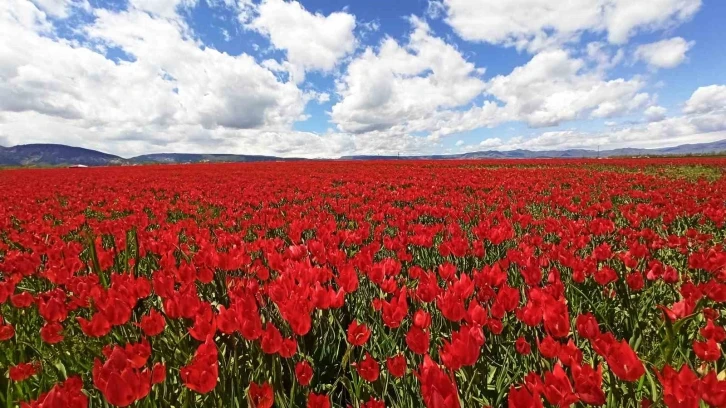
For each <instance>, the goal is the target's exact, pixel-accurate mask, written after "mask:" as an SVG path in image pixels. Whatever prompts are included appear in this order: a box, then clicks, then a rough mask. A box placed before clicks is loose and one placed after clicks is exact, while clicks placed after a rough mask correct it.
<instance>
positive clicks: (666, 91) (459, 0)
mask: <svg viewBox="0 0 726 408" xmlns="http://www.w3.org/2000/svg"><path fill="white" fill-rule="evenodd" d="M724 16H726V1H723V0H637V1H634V0H578V1H555V0H397V1H391V0H357V1H353V0H345V1H344V0H303V1H286V0H261V1H259V0H2V1H0V145H2V146H12V145H16V144H26V143H63V144H68V145H73V146H82V147H86V148H91V149H97V150H101V151H104V152H107V153H112V154H116V155H120V156H122V157H132V156H136V155H139V154H146V153H161V152H178V153H181V152H189V153H192V152H193V153H237V154H266V155H276V156H285V157H340V156H345V155H354V154H370V155H395V154H402V155H404V154H407V155H415V154H452V153H463V152H471V151H481V150H511V149H519V148H522V149H531V150H549V149H565V148H590V149H596V148H600V149H610V148H618V147H645V148H654V147H666V146H674V145H679V144H684V143H698V142H711V141H716V140H721V139H726V45H724V43H723V38H726V25H724V24H723V17H724Z"/></svg>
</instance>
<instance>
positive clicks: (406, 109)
mask: <svg viewBox="0 0 726 408" xmlns="http://www.w3.org/2000/svg"><path fill="white" fill-rule="evenodd" d="M411 24H412V25H413V32H412V33H411V35H410V38H409V42H408V43H407V44H405V45H401V44H399V43H398V42H396V41H395V40H394V39H392V38H386V39H385V40H384V41H383V42H382V43H381V44H380V47H379V49H378V51H377V52H376V51H374V50H373V49H372V48H370V47H369V48H367V49H366V50H365V51H364V52H363V53H362V54H361V55H359V56H358V57H357V58H355V59H354V60H353V61H352V62H351V63H350V64H349V65H348V68H347V70H346V72H345V74H344V75H343V77H342V78H341V80H340V81H339V83H338V87H337V88H338V94H339V95H340V97H341V100H340V102H338V103H337V104H335V105H334V106H333V108H332V113H331V117H332V120H333V122H335V123H336V124H337V125H338V128H339V129H340V130H341V131H345V132H354V133H363V132H370V131H374V130H389V129H393V131H400V130H410V131H415V130H424V129H419V127H420V126H418V125H416V123H420V122H421V121H428V120H429V119H430V117H431V115H432V114H434V113H436V112H437V111H439V110H440V109H446V108H453V107H458V106H462V105H465V104H467V103H469V102H470V101H471V100H473V99H474V98H475V97H476V96H478V95H479V94H481V92H482V90H483V89H484V81H482V80H481V79H479V78H478V75H479V72H478V71H477V70H476V67H475V66H474V64H472V63H470V62H468V61H466V59H464V57H463V56H462V55H461V54H460V53H459V51H458V50H457V49H456V48H454V47H453V46H452V45H450V44H447V43H446V42H444V41H443V40H441V39H440V38H437V37H434V36H433V35H432V34H431V32H430V29H429V27H428V25H427V24H426V23H425V22H423V21H421V20H419V19H416V18H411Z"/></svg>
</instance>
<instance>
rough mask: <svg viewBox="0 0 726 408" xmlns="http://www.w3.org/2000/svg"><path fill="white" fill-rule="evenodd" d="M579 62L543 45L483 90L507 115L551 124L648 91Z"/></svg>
mask: <svg viewBox="0 0 726 408" xmlns="http://www.w3.org/2000/svg"><path fill="white" fill-rule="evenodd" d="M584 67H585V63H584V61H582V60H580V59H576V58H571V57H570V56H569V55H568V54H567V52H565V51H563V50H552V51H544V52H541V53H539V54H537V55H535V56H534V57H533V58H532V59H531V60H530V61H529V62H528V63H527V64H525V65H523V66H520V67H517V68H515V69H514V70H513V71H512V72H511V73H510V74H509V75H500V76H497V77H495V78H493V79H492V80H491V81H490V83H489V84H488V85H487V92H488V93H490V94H491V95H493V96H495V97H496V98H497V99H499V100H500V101H502V102H504V103H505V107H504V110H505V111H507V112H508V114H509V116H510V117H512V118H517V119H520V120H524V121H525V122H527V123H528V124H529V125H531V126H534V127H541V126H554V125H557V124H559V123H561V122H564V121H569V120H574V119H577V118H580V117H582V116H583V115H584V114H587V113H588V112H589V115H590V116H592V117H597V118H608V117H613V116H617V115H620V114H622V113H625V112H628V111H631V110H634V109H637V108H640V107H642V106H643V105H644V104H646V103H647V102H648V99H649V97H648V95H647V94H645V93H640V92H639V91H640V90H641V89H642V88H643V86H644V83H643V82H642V81H641V80H639V79H631V80H625V79H622V78H621V79H614V80H609V81H608V80H605V79H603V77H602V75H601V74H600V73H597V72H588V71H587V70H585V69H584Z"/></svg>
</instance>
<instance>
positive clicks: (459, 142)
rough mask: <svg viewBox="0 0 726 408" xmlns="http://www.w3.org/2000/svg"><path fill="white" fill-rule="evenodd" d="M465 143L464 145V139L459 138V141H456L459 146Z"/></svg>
mask: <svg viewBox="0 0 726 408" xmlns="http://www.w3.org/2000/svg"><path fill="white" fill-rule="evenodd" d="M463 145H464V141H463V140H457V141H456V146H457V147H459V146H463Z"/></svg>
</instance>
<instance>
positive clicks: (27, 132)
mask: <svg viewBox="0 0 726 408" xmlns="http://www.w3.org/2000/svg"><path fill="white" fill-rule="evenodd" d="M148 4H150V3H148ZM0 8H1V10H0V111H4V112H6V114H5V115H4V118H3V123H2V124H0V126H2V131H3V133H4V134H6V135H8V138H9V140H11V141H13V142H15V143H17V142H20V141H23V140H46V141H53V140H55V141H56V142H58V141H61V140H63V141H65V140H67V139H66V138H68V139H70V138H71V135H83V141H81V140H79V141H78V142H79V143H77V144H80V145H91V144H93V145H97V146H98V147H101V146H99V145H101V144H102V143H101V142H102V141H103V140H110V142H109V146H110V147H111V148H112V149H113V148H114V147H115V146H114V142H113V140H119V139H124V138H125V137H127V138H130V139H133V140H134V141H135V142H137V143H141V140H140V139H142V138H141V137H140V135H146V136H144V137H146V138H147V140H148V142H147V144H151V145H153V144H154V143H157V144H158V145H164V143H162V141H163V142H165V143H167V148H168V147H169V146H172V145H176V146H177V148H181V147H183V146H186V145H191V144H194V143H191V142H190V140H196V142H195V143H197V144H198V145H204V143H203V138H202V137H201V136H203V135H208V136H209V140H208V142H209V144H210V146H211V148H212V149H214V148H215V146H214V143H215V140H226V139H230V138H231V139H235V138H238V139H239V140H247V141H248V140H249V139H246V135H254V137H261V138H263V139H261V140H264V139H265V138H266V139H268V140H269V139H270V138H273V135H276V136H274V137H276V138H281V137H284V136H285V135H290V140H291V144H294V143H293V142H292V141H294V140H299V139H300V137H301V136H304V137H302V138H303V139H305V138H309V136H307V135H301V134H297V133H295V132H293V131H292V129H291V128H292V124H293V123H294V122H295V121H297V120H298V119H300V118H301V117H302V115H303V112H304V108H305V105H306V103H307V102H308V101H309V100H310V99H311V98H313V97H315V96H314V95H309V94H307V93H305V92H302V91H301V90H300V89H299V88H298V87H297V86H296V85H295V84H294V83H292V82H289V81H288V82H284V81H281V80H279V79H278V78H277V77H276V76H275V75H274V73H273V72H271V71H270V70H268V69H266V68H265V67H263V66H261V65H259V64H258V63H256V62H255V59H254V58H253V57H251V56H249V55H246V54H241V55H238V56H231V55H228V54H225V53H222V52H219V51H217V50H214V49H212V48H207V47H201V44H200V43H199V42H198V41H197V40H195V39H194V37H193V33H192V32H191V30H190V29H189V27H187V26H186V25H185V24H184V23H183V22H181V21H180V20H179V19H168V18H166V17H164V18H162V17H161V16H157V15H155V14H150V13H149V12H148V10H139V9H136V8H134V7H129V9H128V10H126V11H119V12H117V11H110V10H103V9H97V10H95V17H96V18H95V20H94V21H93V22H92V23H91V24H90V25H87V26H84V27H83V32H84V34H85V36H86V37H87V42H88V43H89V44H92V47H91V48H87V47H84V46H81V45H80V44H79V43H78V42H77V41H69V40H64V39H62V38H56V37H55V36H52V35H46V34H47V33H49V32H51V31H52V24H51V23H50V22H49V21H48V20H47V18H46V14H45V13H43V12H42V11H41V10H40V9H38V8H36V7H35V6H33V5H32V3H28V2H25V1H19V0H8V1H6V2H3V3H2V5H1V6H0ZM11 39H12V40H11ZM89 47H90V46H89ZM106 47H114V48H118V49H120V50H122V51H123V52H124V53H126V54H127V55H128V56H129V60H121V61H118V62H114V61H112V60H111V59H109V58H107V57H106V56H105V55H104V54H103V53H101V52H99V51H98V49H104V48H106ZM322 98H324V97H322ZM40 118H43V119H42V120H41V119H40ZM33 129H35V130H33ZM152 135H153V136H152ZM30 136H35V139H33V138H29V137H30ZM77 137H81V136H77ZM316 137H323V136H316ZM49 138H50V139H49ZM86 138H87V139H86ZM231 143H232V144H233V145H235V146H239V145H238V144H237V143H236V142H234V141H233V142H231ZM260 143H261V142H260ZM260 143H258V144H257V145H256V146H257V147H258V148H259V147H260V146H261V144H260ZM281 145H282V144H275V143H269V144H268V149H269V150H267V152H268V153H271V150H272V149H279V148H280V146H281ZM311 145H314V144H311ZM205 150H207V149H205ZM117 153H123V152H118V151H117Z"/></svg>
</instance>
